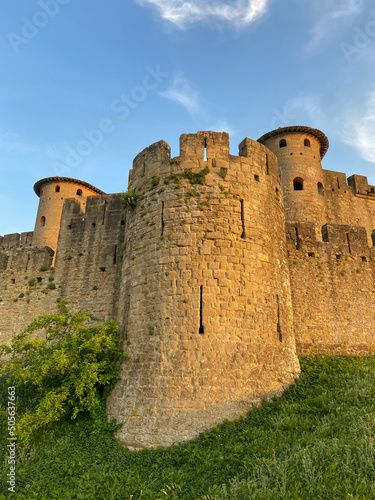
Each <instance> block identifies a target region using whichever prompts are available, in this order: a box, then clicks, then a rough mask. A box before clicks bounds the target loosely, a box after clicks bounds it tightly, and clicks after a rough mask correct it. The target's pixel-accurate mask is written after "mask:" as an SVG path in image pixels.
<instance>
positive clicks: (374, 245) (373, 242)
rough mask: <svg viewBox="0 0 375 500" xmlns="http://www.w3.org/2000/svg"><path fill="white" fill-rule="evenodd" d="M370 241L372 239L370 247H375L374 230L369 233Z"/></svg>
mask: <svg viewBox="0 0 375 500" xmlns="http://www.w3.org/2000/svg"><path fill="white" fill-rule="evenodd" d="M371 239H372V246H373V247H375V229H374V230H373V232H372V233H371Z"/></svg>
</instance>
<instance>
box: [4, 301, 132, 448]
mask: <svg viewBox="0 0 375 500" xmlns="http://www.w3.org/2000/svg"><path fill="white" fill-rule="evenodd" d="M119 340H120V339H119V336H118V323H117V322H116V321H114V320H109V321H107V322H103V321H101V320H98V319H97V318H96V317H95V316H93V315H92V314H91V313H89V312H87V311H79V312H77V313H76V314H72V313H70V312H69V310H68V308H67V301H64V300H63V301H60V303H59V305H58V313H57V314H44V315H42V316H39V317H38V318H36V319H35V320H34V321H33V322H32V323H31V324H30V325H29V326H28V327H27V328H26V330H25V331H23V332H22V333H20V334H18V335H16V336H15V337H13V339H12V342H11V346H10V347H9V346H6V345H2V346H0V355H4V354H5V355H8V356H9V358H8V361H7V362H6V363H5V364H4V365H3V366H2V367H1V368H0V375H5V376H6V377H7V380H8V382H9V383H10V385H12V386H16V387H17V388H20V387H26V388H28V390H30V392H31V393H32V394H33V397H32V398H31V400H30V401H29V404H28V405H27V406H26V407H25V408H24V409H23V411H21V414H20V415H18V418H17V426H16V432H17V437H19V438H20V439H21V440H23V441H26V442H27V441H28V440H29V438H30V435H31V433H32V432H33V431H35V430H36V429H38V428H40V427H43V426H45V425H46V424H49V423H51V422H57V421H59V420H61V418H62V417H64V416H70V417H71V418H72V419H75V418H76V417H77V415H78V414H79V413H80V412H84V411H88V412H93V413H95V412H96V411H97V410H98V408H99V407H100V405H101V404H102V401H103V398H104V395H105V394H106V393H107V391H108V390H110V389H111V388H112V387H113V386H114V384H115V382H116V381H117V380H119V375H118V373H119V363H115V358H116V359H118V360H121V359H124V358H126V356H125V354H124V353H123V352H122V350H121V349H120V348H119V346H118V344H119Z"/></svg>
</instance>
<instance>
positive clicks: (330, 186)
mask: <svg viewBox="0 0 375 500" xmlns="http://www.w3.org/2000/svg"><path fill="white" fill-rule="evenodd" d="M323 173H324V179H325V197H326V200H327V208H328V214H327V221H326V222H327V223H328V224H344V225H345V224H349V225H352V226H361V227H364V228H365V229H366V232H367V242H368V245H369V246H375V242H374V241H373V240H372V238H371V236H372V233H373V231H374V230H375V187H374V186H369V185H368V182H367V178H366V177H364V176H360V175H353V176H351V177H349V179H348V180H347V179H346V175H345V174H343V173H341V172H333V171H330V170H323Z"/></svg>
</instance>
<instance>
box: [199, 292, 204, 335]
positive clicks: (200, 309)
mask: <svg viewBox="0 0 375 500" xmlns="http://www.w3.org/2000/svg"><path fill="white" fill-rule="evenodd" d="M199 333H200V334H201V335H203V334H204V326H203V286H202V285H201V290H200V307H199Z"/></svg>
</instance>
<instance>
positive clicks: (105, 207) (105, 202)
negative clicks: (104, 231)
mask: <svg viewBox="0 0 375 500" xmlns="http://www.w3.org/2000/svg"><path fill="white" fill-rule="evenodd" d="M106 211H107V200H104V204H103V219H102V225H103V224H104V221H105V214H106Z"/></svg>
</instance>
